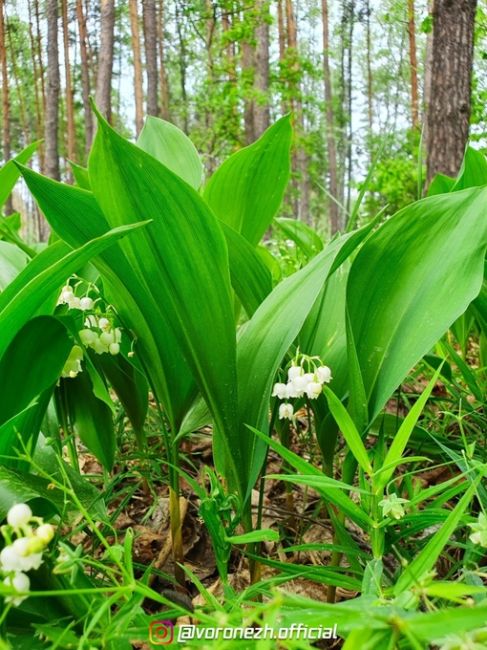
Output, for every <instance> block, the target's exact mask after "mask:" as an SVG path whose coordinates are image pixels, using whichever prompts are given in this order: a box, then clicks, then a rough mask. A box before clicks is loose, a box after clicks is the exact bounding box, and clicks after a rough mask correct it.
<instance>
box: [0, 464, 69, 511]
mask: <svg viewBox="0 0 487 650" xmlns="http://www.w3.org/2000/svg"><path fill="white" fill-rule="evenodd" d="M29 502H33V503H32V504H31V505H32V509H33V511H34V513H35V514H36V515H40V514H41V512H43V513H44V514H47V513H48V512H49V510H50V511H51V513H52V512H53V511H54V512H57V513H58V514H59V513H61V512H62V510H63V505H64V495H63V494H62V493H61V492H60V491H59V490H51V489H49V481H48V480H46V479H44V478H41V477H39V476H34V475H33V474H25V473H24V472H19V471H17V470H14V469H10V468H7V467H1V466H0V522H1V521H3V520H4V519H5V517H6V515H7V512H8V511H9V509H10V508H11V507H12V506H13V505H15V504H16V503H29ZM42 502H44V503H42ZM46 506H47V508H46Z"/></svg>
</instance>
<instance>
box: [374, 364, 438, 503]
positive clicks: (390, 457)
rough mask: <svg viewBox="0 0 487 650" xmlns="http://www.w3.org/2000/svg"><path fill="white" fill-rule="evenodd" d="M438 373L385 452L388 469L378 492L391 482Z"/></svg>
mask: <svg viewBox="0 0 487 650" xmlns="http://www.w3.org/2000/svg"><path fill="white" fill-rule="evenodd" d="M440 372H441V367H440V368H438V370H437V371H436V372H435V374H434V375H433V377H432V379H431V380H430V382H429V384H428V385H427V386H426V388H425V389H424V391H423V392H422V394H421V397H420V398H419V399H418V400H417V401H416V402H415V403H414V405H413V407H412V408H411V410H410V411H409V413H408V414H407V416H406V417H405V418H404V420H403V421H402V423H401V426H400V427H399V429H398V431H397V433H396V435H395V436H394V439H393V441H392V444H391V446H390V448H389V451H388V452H387V454H386V457H385V458H384V467H388V466H389V465H390V469H386V470H384V471H383V472H381V474H380V476H379V478H378V480H377V483H376V487H377V488H378V489H379V490H382V489H383V488H384V487H385V486H386V485H387V483H388V482H389V481H390V480H391V478H392V475H393V473H394V469H395V467H396V466H397V463H398V462H399V461H400V460H401V458H402V455H403V453H404V451H405V449H406V447H407V444H408V442H409V438H410V437H411V434H412V432H413V431H414V427H415V426H416V424H417V423H418V420H419V417H420V415H421V413H422V412H423V409H424V407H425V406H426V402H427V401H428V399H429V397H430V395H431V393H432V391H433V388H434V387H435V385H436V382H437V381H438V377H439V376H440Z"/></svg>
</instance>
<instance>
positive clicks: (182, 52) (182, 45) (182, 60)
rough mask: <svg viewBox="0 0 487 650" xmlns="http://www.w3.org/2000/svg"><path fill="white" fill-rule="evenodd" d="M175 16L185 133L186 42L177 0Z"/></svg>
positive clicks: (186, 125) (185, 130)
mask: <svg viewBox="0 0 487 650" xmlns="http://www.w3.org/2000/svg"><path fill="white" fill-rule="evenodd" d="M175 17H176V33H177V35H178V43H179V57H178V59H179V80H180V85H181V100H182V106H183V111H182V112H183V130H184V132H185V133H187V132H188V128H189V120H188V102H187V90H186V59H187V56H186V54H187V53H186V42H185V40H184V33H183V26H182V19H181V13H180V6H179V0H176V1H175Z"/></svg>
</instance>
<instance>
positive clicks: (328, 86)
mask: <svg viewBox="0 0 487 650" xmlns="http://www.w3.org/2000/svg"><path fill="white" fill-rule="evenodd" d="M321 13H322V21H323V81H324V86H325V104H326V113H325V115H326V144H327V149H328V175H329V192H330V194H331V197H332V198H331V200H329V201H328V211H329V217H330V231H331V234H332V235H333V234H335V233H336V232H337V231H338V230H340V212H339V208H338V204H337V203H336V201H334V200H333V199H336V200H338V177H337V151H336V140H335V116H334V111H333V86H332V83H331V72H330V33H329V13H328V0H321Z"/></svg>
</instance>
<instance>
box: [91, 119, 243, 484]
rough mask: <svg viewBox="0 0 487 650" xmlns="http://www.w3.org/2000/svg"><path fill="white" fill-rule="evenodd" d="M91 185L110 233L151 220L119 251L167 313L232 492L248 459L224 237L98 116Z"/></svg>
mask: <svg viewBox="0 0 487 650" xmlns="http://www.w3.org/2000/svg"><path fill="white" fill-rule="evenodd" d="M89 172H90V182H91V186H92V188H93V192H94V194H95V198H96V199H97V201H98V203H99V205H100V207H101V209H102V211H103V213H104V215H105V217H106V219H107V221H108V222H109V224H110V225H111V226H112V227H113V226H115V225H117V226H118V225H121V224H126V223H129V222H132V221H133V220H134V219H140V220H145V219H151V220H152V223H151V224H150V225H149V226H148V227H147V228H146V229H145V232H144V233H142V232H139V233H137V235H136V234H135V233H133V234H132V237H131V240H132V241H131V242H130V243H128V242H122V243H121V246H122V248H123V250H124V252H125V254H126V256H127V259H128V260H129V261H130V264H131V265H132V267H133V268H134V269H135V271H136V272H137V273H138V274H139V275H140V276H142V277H143V278H144V281H145V283H146V286H147V287H148V288H149V290H150V292H151V294H152V296H153V299H154V300H155V301H156V303H157V304H160V305H161V306H162V307H163V308H164V311H165V314H166V321H167V322H168V324H169V326H170V327H171V328H172V331H173V335H174V337H175V338H176V340H177V341H178V344H179V347H180V349H181V350H182V352H183V355H184V357H185V358H186V362H187V363H188V365H189V367H190V368H191V371H192V373H193V376H194V378H195V380H196V382H197V384H198V387H199V389H200V391H201V393H202V395H203V397H204V398H205V400H206V402H207V404H208V407H209V408H210V411H211V412H212V415H213V419H214V423H215V429H216V433H215V435H216V437H217V438H218V439H219V441H220V442H221V444H222V445H223V446H224V448H225V450H226V458H227V460H228V463H229V465H230V466H231V468H232V475H231V476H229V478H230V479H231V480H232V483H233V484H234V487H235V486H236V485H239V487H240V488H241V487H242V483H243V482H244V480H245V479H244V477H245V474H244V473H243V472H244V470H245V467H246V465H247V464H248V459H246V458H245V450H244V449H242V446H241V445H240V438H239V432H238V427H237V390H236V389H237V382H236V340H235V329H234V325H233V304H232V293H231V284H230V273H229V266H228V253H227V247H226V243H225V238H224V236H223V233H222V231H221V228H220V226H219V224H218V221H217V219H216V218H215V217H214V215H213V214H212V213H211V212H210V210H209V209H208V207H207V206H206V204H205V203H204V201H203V200H202V199H201V197H200V196H199V195H198V194H197V193H196V192H195V190H193V189H192V188H191V187H190V186H189V185H187V184H186V183H184V181H182V180H181V179H180V178H179V177H178V176H176V175H175V174H174V173H173V172H171V171H170V170H169V169H167V168H166V167H164V165H162V164H161V163H160V162H159V161H157V160H156V159H155V158H153V157H152V156H150V155H149V154H146V153H145V152H144V151H142V149H140V148H139V147H137V146H135V145H132V144H131V143H129V142H128V141H127V140H124V139H123V138H122V137H121V136H119V135H118V134H117V133H115V131H113V129H111V128H110V126H109V125H108V123H107V122H105V121H104V120H103V119H102V118H99V125H98V131H97V135H96V139H95V143H94V145H93V149H92V152H91V155H90V160H89Z"/></svg>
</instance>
